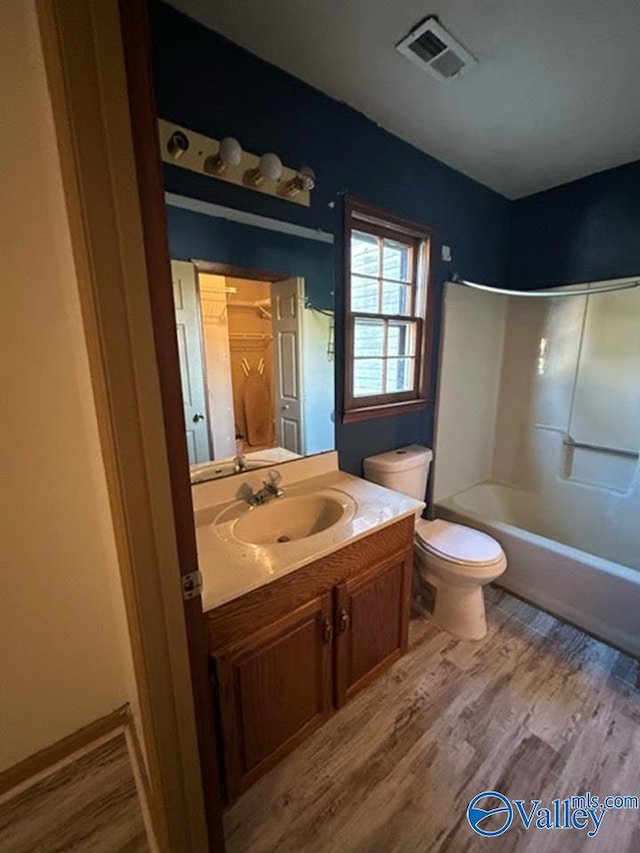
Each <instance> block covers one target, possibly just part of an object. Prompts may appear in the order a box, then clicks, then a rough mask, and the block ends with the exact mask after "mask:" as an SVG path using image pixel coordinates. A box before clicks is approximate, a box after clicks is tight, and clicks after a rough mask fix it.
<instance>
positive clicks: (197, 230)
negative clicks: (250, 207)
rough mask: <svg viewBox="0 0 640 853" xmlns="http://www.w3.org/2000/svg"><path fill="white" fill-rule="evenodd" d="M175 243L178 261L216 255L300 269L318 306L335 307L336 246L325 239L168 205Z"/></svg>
mask: <svg viewBox="0 0 640 853" xmlns="http://www.w3.org/2000/svg"><path fill="white" fill-rule="evenodd" d="M167 216H168V219H169V249H170V252H171V257H172V258H175V259H176V260H178V261H189V260H192V259H197V260H201V261H210V260H215V261H218V262H219V263H225V264H231V265H232V266H237V267H247V268H249V269H258V270H265V271H268V272H276V273H283V275H291V276H295V275H299V276H302V277H303V278H304V283H305V295H306V296H307V297H308V298H309V300H310V301H311V303H312V305H313V307H314V308H325V309H329V310H330V311H333V305H334V298H333V274H334V252H333V246H332V245H331V244H330V243H320V242H316V241H315V240H307V239H305V238H304V237H295V236H293V235H291V234H282V233H279V232H277V231H267V230H265V229H264V228H255V227H253V226H252V225H243V224H241V223H239V222H230V221H228V220H225V219H217V218H215V217H212V216H207V214H205V213H195V212H193V211H191V210H183V209H182V208H178V207H171V206H169V207H167Z"/></svg>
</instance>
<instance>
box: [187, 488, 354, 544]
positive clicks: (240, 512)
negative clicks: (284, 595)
mask: <svg viewBox="0 0 640 853" xmlns="http://www.w3.org/2000/svg"><path fill="white" fill-rule="evenodd" d="M354 511H355V501H354V500H353V499H352V498H351V497H350V496H349V495H347V494H344V493H342V492H339V491H337V490H336V491H334V492H333V491H332V492H330V491H329V490H323V491H322V492H321V493H316V494H313V493H312V494H302V495H295V496H285V497H283V498H274V499H273V500H271V501H269V502H268V503H265V504H262V505H260V506H255V507H251V506H249V505H248V504H247V503H245V502H244V501H237V502H235V503H233V504H231V506H228V507H227V508H226V509H225V510H223V511H222V512H221V513H219V514H218V516H217V517H216V518H215V519H213V524H214V525H215V527H216V529H217V530H218V533H219V534H220V535H221V536H222V537H223V538H225V539H226V538H232V539H235V540H236V541H239V542H243V543H245V544H246V545H262V546H269V545H281V544H284V543H286V542H296V541H299V540H300V539H307V538H308V537H310V536H315V535H316V534H318V533H322V532H323V531H325V530H329V529H330V528H331V527H333V526H334V525H336V524H338V523H339V522H340V521H343V520H344V521H346V520H347V519H348V518H352V517H353V514H354ZM202 520H203V521H205V519H202ZM207 521H208V519H207Z"/></svg>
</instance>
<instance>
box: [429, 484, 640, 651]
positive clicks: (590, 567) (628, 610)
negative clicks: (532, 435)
mask: <svg viewBox="0 0 640 853" xmlns="http://www.w3.org/2000/svg"><path fill="white" fill-rule="evenodd" d="M549 510H552V507H549ZM435 515H436V516H437V517H439V518H445V519H447V520H449V521H454V522H458V523H459V524H466V525H468V526H470V527H476V528H478V529H479V530H484V531H485V532H487V533H489V534H490V535H491V536H493V537H494V538H495V539H497V540H498V541H499V542H500V544H501V545H502V547H503V549H504V551H505V553H506V555H507V560H508V568H507V570H506V572H505V573H504V575H502V577H501V578H500V585H501V586H503V587H504V588H505V589H507V590H510V591H511V592H514V593H515V594H516V595H519V596H522V598H525V599H527V600H528V601H530V602H532V603H533V604H537V605H538V606H539V607H541V608H543V609H544V610H548V611H549V612H551V613H553V614H555V615H557V616H559V617H561V618H563V619H566V620H567V621H568V622H571V623H573V624H574V625H577V626H578V627H579V628H582V629H584V630H585V631H588V632H589V633H591V634H594V635H595V636H597V637H599V638H601V639H602V640H604V641H605V642H608V643H611V644H612V645H614V646H617V647H618V648H620V649H622V650H623V651H625V652H628V653H629V654H631V655H634V656H635V657H640V571H638V570H636V569H634V568H630V567H628V566H623V565H621V564H619V563H615V562H612V561H611V560H607V559H605V558H604V557H601V556H594V555H593V554H590V553H588V552H586V551H581V550H579V549H578V548H575V547H573V546H572V545H569V544H565V543H563V542H558V541H556V540H555V539H553V538H548V537H547V536H545V535H544V533H545V532H551V531H554V532H553V533H552V534H551V535H557V534H556V532H555V531H556V529H557V520H558V519H557V513H555V512H551V511H550V512H549V513H548V515H549V516H550V517H547V518H545V505H544V503H543V502H542V501H541V499H540V497H539V496H537V495H535V494H532V493H530V492H525V491H521V490H519V489H514V488H512V487H510V486H503V485H499V484H497V483H480V484H478V485H476V486H473V487H472V488H470V489H466V490H465V491H463V492H459V493H458V494H456V495H453V496H452V497H449V498H446V499H445V500H441V501H439V502H437V503H436V505H435ZM551 516H554V517H551ZM525 519H526V527H525ZM531 530H535V531H536V532H531ZM639 556H640V555H639Z"/></svg>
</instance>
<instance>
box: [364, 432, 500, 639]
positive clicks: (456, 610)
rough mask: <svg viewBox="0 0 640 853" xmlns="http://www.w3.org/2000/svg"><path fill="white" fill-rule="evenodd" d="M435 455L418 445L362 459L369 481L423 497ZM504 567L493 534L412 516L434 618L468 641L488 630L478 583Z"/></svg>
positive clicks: (418, 560) (417, 562)
mask: <svg viewBox="0 0 640 853" xmlns="http://www.w3.org/2000/svg"><path fill="white" fill-rule="evenodd" d="M432 459H433V453H432V451H431V450H430V449H429V448H428V447H421V446H419V445H416V444H412V445H409V446H408V447H401V448H399V449H398V450H392V451H389V452H387V453H380V454H378V455H377V456H369V457H368V458H367V459H365V460H364V473H365V477H366V478H367V479H368V480H371V481H372V482H374V483H378V484H379V485H381V486H385V487H386V488H388V489H392V490H393V491H396V492H401V493H402V494H405V495H409V497H412V498H416V499H417V500H424V495H425V491H426V486H427V478H428V475H429V467H430V465H431V460H432ZM506 568H507V559H506V557H505V554H504V551H503V550H502V548H501V547H500V545H499V543H498V542H496V540H495V539H493V538H492V537H491V536H488V535H487V534H486V533H482V532H481V531H479V530H474V529H473V528H471V527H465V526H463V525H461V524H453V523H451V522H449V521H444V520H443V519H435V520H434V521H427V520H426V519H422V518H419V519H417V520H416V534H415V571H416V572H417V573H418V574H419V577H420V578H421V579H422V580H424V581H426V582H427V583H428V584H430V585H431V586H432V587H433V588H434V589H435V604H434V608H433V614H432V618H433V621H434V622H435V623H436V624H437V625H438V626H439V627H440V628H443V629H444V630H445V631H449V632H450V633H452V634H455V635H456V636H458V637H463V638H464V639H468V640H481V639H482V638H483V637H484V636H485V635H486V633H487V620H486V615H485V607H484V593H483V590H482V587H483V586H485V585H486V584H488V583H491V581H494V580H496V578H498V577H500V575H501V574H502V573H503V572H504V571H505V569H506Z"/></svg>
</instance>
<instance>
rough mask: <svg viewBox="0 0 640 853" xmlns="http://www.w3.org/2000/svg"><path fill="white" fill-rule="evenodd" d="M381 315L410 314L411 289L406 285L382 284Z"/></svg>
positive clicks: (384, 282) (386, 282)
mask: <svg viewBox="0 0 640 853" xmlns="http://www.w3.org/2000/svg"><path fill="white" fill-rule="evenodd" d="M382 313H383V314H406V315H409V314H411V287H410V286H409V285H406V284H393V283H390V282H388V281H383V282H382Z"/></svg>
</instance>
